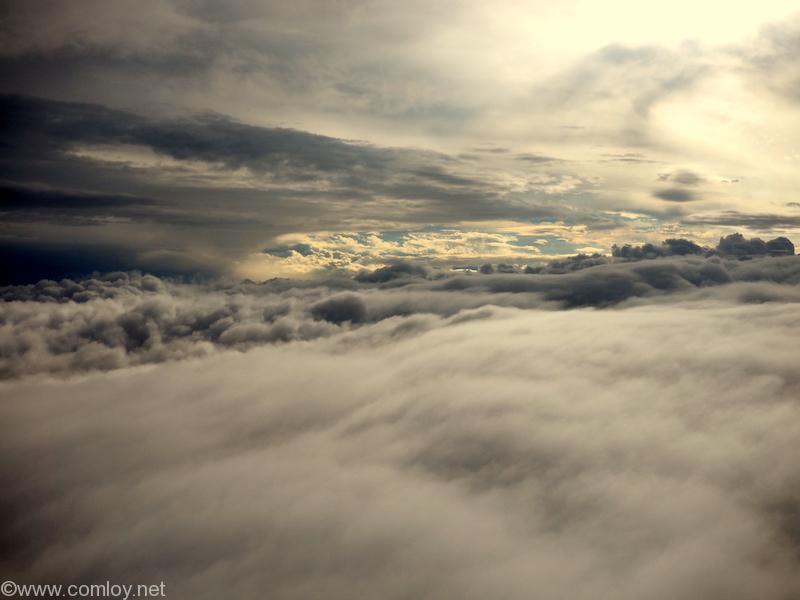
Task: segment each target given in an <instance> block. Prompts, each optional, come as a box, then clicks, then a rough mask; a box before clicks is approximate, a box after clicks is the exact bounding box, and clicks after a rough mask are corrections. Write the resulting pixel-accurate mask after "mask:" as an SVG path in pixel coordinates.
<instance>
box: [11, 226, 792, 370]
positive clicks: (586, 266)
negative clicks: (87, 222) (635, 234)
mask: <svg viewBox="0 0 800 600" xmlns="http://www.w3.org/2000/svg"><path fill="white" fill-rule="evenodd" d="M672 241H673V242H676V241H675V240H672ZM745 242H746V241H743V242H741V243H745ZM762 244H763V242H762ZM663 248H667V249H670V251H674V249H675V248H677V249H678V250H679V251H681V252H682V251H683V250H684V249H685V248H684V247H683V246H681V245H680V244H678V245H674V244H673V245H672V246H668V245H666V246H664V247H663ZM695 249H696V248H695ZM689 250H692V248H691V247H689ZM697 250H699V249H697ZM632 253H633V252H632ZM639 254H640V255H641V252H640V253H639ZM656 255H657V254H654V256H656ZM616 260H618V261H619V260H620V259H616ZM486 267H487V268H483V267H482V268H481V271H484V272H483V273H478V272H472V273H470V272H466V273H458V272H455V273H454V272H448V271H441V270H435V269H432V270H429V269H425V268H423V267H421V266H419V265H412V264H407V263H397V264H394V265H391V266H388V267H383V268H381V269H377V270H375V271H373V272H367V271H365V272H363V273H361V274H360V275H358V276H356V277H355V278H354V279H352V278H348V277H343V276H339V277H332V278H328V279H322V280H308V281H291V280H283V279H276V280H270V281H266V282H264V283H261V284H257V283H253V282H242V283H238V284H230V283H220V282H207V283H194V284H190V283H179V282H175V281H169V280H162V279H159V278H156V277H153V276H152V275H141V274H138V273H109V274H106V275H102V276H100V275H98V276H97V277H95V278H88V279H84V280H78V281H73V280H62V281H61V282H55V281H49V280H43V281H40V282H39V283H37V284H35V285H25V286H12V287H5V288H0V298H2V299H3V303H2V304H0V377H5V378H8V377H17V376H21V375H31V374H35V373H42V372H50V373H64V374H69V373H73V372H76V371H84V370H94V369H102V370H109V369H116V368H120V367H125V366H131V365H139V364H145V363H158V362H163V361H166V360H173V359H182V358H188V357H197V356H205V355H209V354H215V353H217V352H219V351H222V350H225V349H229V348H235V349H240V350H247V349H249V348H252V347H255V346H258V345H263V344H273V343H288V342H303V341H308V340H314V339H317V338H325V337H330V336H338V335H340V334H344V333H347V332H351V331H356V330H359V329H362V328H363V329H364V330H365V332H364V335H370V334H369V333H367V332H369V331H371V330H372V329H373V328H377V329H375V330H376V335H377V336H378V337H381V336H384V335H387V332H394V333H392V334H391V335H389V339H393V337H392V336H399V337H403V336H407V335H413V334H416V333H419V332H421V331H425V330H427V329H430V328H436V327H441V326H444V325H446V324H447V323H449V322H452V321H453V320H455V321H457V320H458V319H460V318H461V317H460V316H459V313H460V311H464V310H466V309H480V308H481V307H487V306H503V307H517V308H540V309H547V310H556V309H563V308H568V309H569V308H581V307H597V308H607V307H615V306H628V305H639V304H652V303H659V302H678V301H683V302H696V301H709V300H717V301H723V302H733V303H741V302H744V303H763V302H796V301H798V300H800V291H798V287H797V285H798V284H800V257H796V256H784V257H763V258H755V259H752V260H746V261H739V260H731V259H726V258H722V257H719V256H692V255H688V256H679V255H676V256H671V257H666V258H658V259H655V260H642V261H631V262H627V261H626V262H609V259H607V258H604V257H585V256H584V257H581V256H578V257H575V258H573V259H571V260H569V261H562V262H555V263H551V264H550V265H548V266H545V267H540V268H531V269H527V270H526V271H525V272H521V271H518V272H514V270H515V269H514V268H512V267H511V266H508V265H505V266H503V265H498V268H497V269H495V268H494V267H493V266H492V265H486Z"/></svg>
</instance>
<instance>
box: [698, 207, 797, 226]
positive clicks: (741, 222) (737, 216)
mask: <svg viewBox="0 0 800 600" xmlns="http://www.w3.org/2000/svg"><path fill="white" fill-rule="evenodd" d="M684 221H685V222H686V224H687V225H723V226H725V227H749V228H751V229H758V230H762V231H769V230H772V229H785V228H789V229H794V228H797V227H800V217H798V216H797V215H792V214H788V215H787V214H779V213H745V212H740V211H737V210H726V211H722V212H719V213H712V214H694V215H691V216H690V217H687V218H686V219H684Z"/></svg>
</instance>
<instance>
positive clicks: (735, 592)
mask: <svg viewBox="0 0 800 600" xmlns="http://www.w3.org/2000/svg"><path fill="white" fill-rule="evenodd" d="M784 264H788V263H783V262H781V260H780V259H775V260H773V261H772V262H771V263H770V265H772V266H776V265H784ZM589 271H591V269H589ZM491 277H497V276H495V275H492V276H490V275H486V276H476V277H475V279H476V280H478V279H480V280H482V281H486V280H487V279H489V278H491ZM517 278H518V279H519V280H523V279H524V276H522V275H520V276H517ZM763 283H764V284H765V285H766V282H763ZM126 285H129V286H130V285H131V282H130V281H129V282H128V283H127V284H126ZM105 287H108V286H107V285H105V286H100V289H105ZM139 287H141V286H140V285H139V284H135V285H134V288H135V289H139ZM672 300H674V298H673V299H672ZM672 300H671V301H670V303H669V304H666V305H659V304H655V305H650V306H641V307H633V308H626V309H624V310H614V311H598V310H578V311H571V312H561V311H539V310H527V311H522V310H518V309H511V308H505V309H503V308H497V307H486V308H483V309H479V310H477V311H467V312H465V313H462V314H461V317H462V318H461V319H460V320H458V321H454V320H451V321H447V322H441V323H438V324H437V323H436V322H435V321H434V324H433V326H431V325H432V323H431V322H430V319H429V318H426V317H425V316H424V315H416V316H414V317H413V318H409V319H407V320H405V321H403V324H404V325H405V326H406V331H409V330H411V331H413V332H414V335H412V336H410V337H409V336H407V335H405V334H403V333H402V331H398V320H395V321H392V322H384V323H378V324H376V325H375V326H374V327H371V328H368V327H363V328H360V329H358V330H353V331H351V332H348V333H347V334H345V335H344V336H341V337H331V338H327V339H319V340H317V341H314V342H310V343H305V344H296V345H283V346H266V347H263V348H258V349H255V350H253V351H251V352H249V353H245V354H241V353H230V352H225V353H219V354H216V355H214V356H213V357H209V358H199V359H196V360H192V361H188V362H181V363H165V364H160V365H155V366H152V367H147V368H141V367H140V368H128V369H122V370H118V371H116V372H114V373H110V374H95V375H89V376H82V377H75V378H72V379H69V380H48V379H29V380H24V381H15V382H6V383H4V384H3V385H2V386H0V395H2V402H1V403H0V413H2V422H3V423H4V424H5V431H4V434H3V436H2V437H0V450H2V456H3V457H4V460H3V462H2V466H0V485H2V487H3V491H4V492H3V513H4V518H3V519H2V521H0V533H1V534H2V539H3V544H4V548H6V552H5V553H4V561H3V575H4V578H6V579H12V580H15V581H18V582H44V581H46V582H63V583H67V582H79V583H87V582H105V581H106V580H110V581H112V582H116V581H118V582H128V581H136V582H139V581H141V582H147V583H157V582H159V581H161V580H163V581H164V582H165V585H166V590H167V593H168V594H169V595H170V596H174V597H180V598H184V597H191V598H198V599H203V598H219V597H220V596H221V595H226V594H227V595H231V594H233V595H235V596H236V597H237V598H242V599H247V598H263V597H264V596H265V595H266V596H269V597H271V598H297V597H306V598H308V597H321V596H324V597H326V598H332V599H338V598H352V597H353V596H354V595H355V596H358V597H365V598H366V597H382V598H401V597H407V596H408V595H414V596H418V597H436V598H472V597H474V598H486V597H503V598H511V599H515V598H529V597H530V595H531V591H532V590H535V593H536V595H537V597H538V598H542V599H543V600H550V599H556V598H565V597H569V598H575V599H578V600H583V599H585V600H589V599H594V598H598V597H614V598H618V599H620V600H634V599H636V600H638V599H641V598H667V597H673V596H675V595H677V596H681V597H703V598H705V599H708V600H715V599H723V598H724V599H725V600H755V599H760V598H765V597H767V598H790V597H795V596H797V595H798V594H800V578H799V577H798V572H797V568H796V561H797V551H798V547H799V546H798V544H800V540H799V539H798V536H797V513H796V510H794V509H793V507H794V506H796V505H797V503H798V501H800V498H798V489H800V486H799V485H798V484H800V480H798V476H797V473H798V468H797V467H798V465H797V459H796V453H794V452H792V451H791V449H792V448H794V447H795V446H796V440H797V438H798V436H800V425H798V424H800V415H798V406H797V394H796V392H797V389H798V385H800V381H799V380H798V374H797V369H796V358H795V356H796V339H797V336H798V334H800V332H798V331H797V319H796V317H795V316H794V312H793V311H791V310H787V307H786V305H784V304H781V303H775V304H758V305H754V304H747V305H740V304H735V303H734V304H731V303H725V302H722V303H720V301H719V300H718V299H709V298H707V299H705V300H699V301H698V302H695V303H689V304H672ZM47 306H51V305H47ZM52 306H53V307H59V306H60V307H64V306H65V305H63V304H53V305H52ZM147 306H148V308H145V307H144V306H143V307H142V308H141V311H140V312H141V314H142V317H143V319H144V322H145V323H146V322H147V320H148V319H158V318H160V317H159V316H158V315H159V314H160V313H161V312H163V309H160V308H156V306H158V304H157V303H156V304H153V305H151V304H148V305H147ZM40 308H42V307H40ZM145 313H147V315H145ZM40 318H41V317H40ZM48 318H49V317H48ZM223 318H224V317H223ZM426 319H427V320H426ZM20 465H24V469H21V468H20ZM665 590H666V591H665Z"/></svg>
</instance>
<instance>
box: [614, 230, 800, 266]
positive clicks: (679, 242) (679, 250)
mask: <svg viewBox="0 0 800 600" xmlns="http://www.w3.org/2000/svg"><path fill="white" fill-rule="evenodd" d="M794 250H795V249H794V244H793V243H792V241H791V240H790V239H788V238H785V237H777V238H775V239H772V240H769V241H767V242H765V241H764V240H762V239H761V238H752V239H747V238H745V237H744V236H743V235H742V234H741V233H732V234H730V235H726V236H724V237H721V238H720V239H719V243H718V244H717V246H716V248H704V247H702V246H699V245H697V244H695V243H694V242H692V241H690V240H685V239H680V238H678V239H668V240H664V242H663V243H662V244H661V245H660V246H656V245H654V244H642V245H641V246H631V245H630V244H625V245H623V246H616V245H615V246H614V247H613V248H612V255H613V256H614V257H616V258H624V259H628V260H642V259H648V258H659V257H661V256H686V255H697V256H712V255H714V254H718V255H720V256H727V257H736V258H742V259H749V258H753V257H759V256H794Z"/></svg>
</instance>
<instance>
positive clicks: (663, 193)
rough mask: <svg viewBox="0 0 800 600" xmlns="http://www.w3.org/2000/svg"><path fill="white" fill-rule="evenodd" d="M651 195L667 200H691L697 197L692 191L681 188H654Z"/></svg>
mask: <svg viewBox="0 0 800 600" xmlns="http://www.w3.org/2000/svg"><path fill="white" fill-rule="evenodd" d="M653 197H655V198H658V199H659V200H666V201H667V202H692V201H693V200H697V199H698V198H697V196H696V195H695V193H694V192H692V191H690V190H685V189H682V188H666V189H663V190H656V191H654V192H653Z"/></svg>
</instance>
